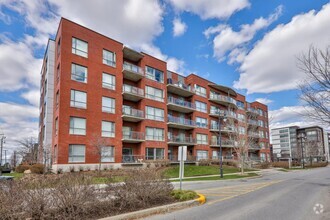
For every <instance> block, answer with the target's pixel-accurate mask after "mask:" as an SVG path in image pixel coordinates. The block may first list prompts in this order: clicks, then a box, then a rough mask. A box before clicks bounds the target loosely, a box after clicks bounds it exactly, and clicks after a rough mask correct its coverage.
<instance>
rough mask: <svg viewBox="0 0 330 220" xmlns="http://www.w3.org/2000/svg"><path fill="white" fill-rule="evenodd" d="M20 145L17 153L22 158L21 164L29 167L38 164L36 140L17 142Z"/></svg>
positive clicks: (25, 139) (31, 138)
mask: <svg viewBox="0 0 330 220" xmlns="http://www.w3.org/2000/svg"><path fill="white" fill-rule="evenodd" d="M17 143H18V144H19V145H20V147H19V149H18V150H17V153H18V154H19V155H20V156H21V157H22V162H23V163H24V162H25V163H28V164H30V165H32V164H35V163H38V149H39V144H38V141H37V139H36V138H33V137H30V138H23V139H21V140H18V141H17Z"/></svg>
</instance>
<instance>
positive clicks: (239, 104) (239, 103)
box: [236, 101, 244, 109]
mask: <svg viewBox="0 0 330 220" xmlns="http://www.w3.org/2000/svg"><path fill="white" fill-rule="evenodd" d="M236 104H237V107H238V108H239V109H244V102H241V101H236Z"/></svg>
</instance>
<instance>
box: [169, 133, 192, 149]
mask: <svg viewBox="0 0 330 220" xmlns="http://www.w3.org/2000/svg"><path fill="white" fill-rule="evenodd" d="M167 144H168V145H172V146H179V145H196V139H195V138H192V137H184V136H173V135H171V136H170V137H169V138H168V140H167Z"/></svg>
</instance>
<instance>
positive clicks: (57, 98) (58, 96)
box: [55, 91, 60, 108]
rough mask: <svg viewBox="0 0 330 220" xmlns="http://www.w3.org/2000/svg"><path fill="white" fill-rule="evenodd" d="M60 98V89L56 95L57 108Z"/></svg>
mask: <svg viewBox="0 0 330 220" xmlns="http://www.w3.org/2000/svg"><path fill="white" fill-rule="evenodd" d="M59 98H60V91H57V92H56V97H55V103H56V108H58V103H59Z"/></svg>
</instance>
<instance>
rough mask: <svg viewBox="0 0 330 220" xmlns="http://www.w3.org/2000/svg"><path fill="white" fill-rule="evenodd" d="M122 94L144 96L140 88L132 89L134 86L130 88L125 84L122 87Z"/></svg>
mask: <svg viewBox="0 0 330 220" xmlns="http://www.w3.org/2000/svg"><path fill="white" fill-rule="evenodd" d="M123 92H124V93H130V94H133V95H138V96H144V90H143V89H140V88H137V87H134V86H130V85H127V84H124V85H123Z"/></svg>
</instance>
